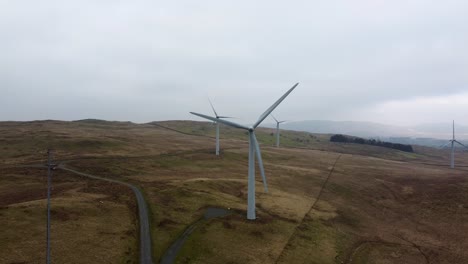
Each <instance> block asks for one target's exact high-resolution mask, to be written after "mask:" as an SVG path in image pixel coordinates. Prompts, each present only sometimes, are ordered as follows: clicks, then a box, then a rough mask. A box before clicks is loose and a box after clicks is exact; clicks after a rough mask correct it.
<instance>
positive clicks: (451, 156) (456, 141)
mask: <svg viewBox="0 0 468 264" xmlns="http://www.w3.org/2000/svg"><path fill="white" fill-rule="evenodd" d="M449 142H450V144H451V145H452V153H451V155H450V168H452V169H453V168H455V143H458V144H459V145H461V146H463V147H465V148H468V147H467V146H465V145H463V144H462V143H461V142H459V141H458V140H456V139H455V120H453V137H452V139H451V140H449Z"/></svg>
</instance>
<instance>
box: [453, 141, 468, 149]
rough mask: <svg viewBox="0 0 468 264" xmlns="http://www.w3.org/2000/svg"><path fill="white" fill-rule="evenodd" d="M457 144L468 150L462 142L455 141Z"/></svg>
mask: <svg viewBox="0 0 468 264" xmlns="http://www.w3.org/2000/svg"><path fill="white" fill-rule="evenodd" d="M455 142H457V143H458V144H460V145H461V146H463V147H465V148H468V147H467V146H465V145H464V144H462V143H461V142H460V141H457V140H455Z"/></svg>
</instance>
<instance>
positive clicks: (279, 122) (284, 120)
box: [279, 120, 289, 124]
mask: <svg viewBox="0 0 468 264" xmlns="http://www.w3.org/2000/svg"><path fill="white" fill-rule="evenodd" d="M284 122H289V120H284V121H279V123H280V124H281V123H284Z"/></svg>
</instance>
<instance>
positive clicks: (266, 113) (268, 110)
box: [253, 83, 299, 128]
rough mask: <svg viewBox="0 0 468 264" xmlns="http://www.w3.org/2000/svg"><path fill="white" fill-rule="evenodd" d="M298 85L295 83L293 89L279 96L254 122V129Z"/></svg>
mask: <svg viewBox="0 0 468 264" xmlns="http://www.w3.org/2000/svg"><path fill="white" fill-rule="evenodd" d="M298 85H299V83H296V84H295V85H294V86H293V87H291V89H289V90H288V91H287V92H286V93H285V94H284V95H283V96H281V97H280V98H279V99H278V100H277V101H276V102H275V103H274V104H273V105H272V106H270V107H269V108H268V109H267V110H266V111H265V112H264V113H263V114H262V115H261V116H260V117H259V118H258V120H257V122H255V124H254V125H253V127H254V128H256V127H258V125H260V123H262V121H263V120H265V118H266V117H267V116H268V115H269V114H271V112H273V110H275V108H276V107H277V106H278V105H279V104H280V103H281V102H282V101H283V100H284V98H286V96H288V95H289V94H290V93H291V92H292V91H293V90H294V88H296V86H298Z"/></svg>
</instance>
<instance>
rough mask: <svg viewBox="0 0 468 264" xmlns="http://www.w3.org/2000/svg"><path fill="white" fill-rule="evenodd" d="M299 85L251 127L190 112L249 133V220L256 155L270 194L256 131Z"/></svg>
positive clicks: (249, 217)
mask: <svg viewBox="0 0 468 264" xmlns="http://www.w3.org/2000/svg"><path fill="white" fill-rule="evenodd" d="M297 85H299V83H296V84H295V85H294V86H293V87H292V88H291V89H289V90H288V91H287V92H286V93H285V94H284V95H283V96H281V97H280V98H279V99H278V100H277V101H276V102H275V103H274V104H273V105H272V106H270V107H269V108H268V109H267V110H266V111H265V112H264V113H263V114H262V115H260V117H259V118H258V120H257V122H255V123H254V124H253V125H252V126H251V127H246V126H243V125H240V124H237V123H234V122H231V121H227V120H223V119H220V118H216V117H211V116H207V115H203V114H198V113H194V112H190V113H191V114H193V115H196V116H199V117H202V118H205V119H208V120H211V121H215V122H219V123H223V124H225V125H228V126H232V127H235V128H240V129H245V130H247V131H248V132H249V177H248V187H247V189H248V192H247V219H249V220H255V219H256V216H255V154H256V155H257V159H258V167H259V168H260V173H261V175H262V180H263V187H264V188H265V192H266V193H267V192H268V186H267V183H266V177H265V170H264V168H263V160H262V153H261V152H260V146H259V145H258V141H257V137H256V136H255V129H256V128H257V127H258V126H259V125H260V123H262V121H263V120H265V118H267V116H268V115H269V114H270V113H271V112H273V110H275V108H276V107H277V106H278V105H279V104H280V103H281V102H282V101H283V100H284V99H285V98H286V97H287V96H288V95H289V94H290V93H291V92H292V91H293V90H294V88H296V86H297Z"/></svg>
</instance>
